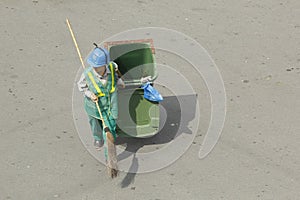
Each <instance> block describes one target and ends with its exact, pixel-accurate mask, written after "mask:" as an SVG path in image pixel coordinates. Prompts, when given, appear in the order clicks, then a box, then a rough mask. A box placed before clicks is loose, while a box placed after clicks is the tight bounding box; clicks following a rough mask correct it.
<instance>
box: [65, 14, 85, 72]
mask: <svg viewBox="0 0 300 200" xmlns="http://www.w3.org/2000/svg"><path fill="white" fill-rule="evenodd" d="M66 21H67V24H68V27H69V30H70V33H71V36H72V39H73V42H74V44H75V47H76V50H77V53H78V56H79V59H80V62H81V65H82V67H83V69H84V68H85V65H84V62H83V60H82V56H81V53H80V50H79V47H78V45H77V42H76V39H75V36H74V33H73V31H72V27H71V24H70V22H69V20H68V18H67V19H66Z"/></svg>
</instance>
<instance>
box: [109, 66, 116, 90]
mask: <svg viewBox="0 0 300 200" xmlns="http://www.w3.org/2000/svg"><path fill="white" fill-rule="evenodd" d="M109 67H110V73H111V90H110V93H113V92H114V91H115V70H114V68H113V66H112V63H109Z"/></svg>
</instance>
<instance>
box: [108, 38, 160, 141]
mask: <svg viewBox="0 0 300 200" xmlns="http://www.w3.org/2000/svg"><path fill="white" fill-rule="evenodd" d="M108 49H109V52H110V56H111V60H113V61H114V62H115V63H117V64H118V66H119V70H120V72H121V73H122V74H123V80H124V82H125V84H126V88H125V89H119V92H118V106H119V118H118V121H117V133H118V135H119V136H124V137H136V138H145V137H151V136H153V135H155V134H156V133H157V132H158V130H159V104H158V103H157V102H151V101H149V100H147V99H145V98H144V90H143V89H141V88H140V86H141V82H140V79H141V78H142V77H147V76H151V82H152V83H153V82H154V81H155V79H156V78H157V76H158V74H157V70H156V65H155V58H154V55H153V48H152V47H151V45H150V44H149V43H142V42H136V43H135V42H131V43H125V44H114V45H111V46H108Z"/></svg>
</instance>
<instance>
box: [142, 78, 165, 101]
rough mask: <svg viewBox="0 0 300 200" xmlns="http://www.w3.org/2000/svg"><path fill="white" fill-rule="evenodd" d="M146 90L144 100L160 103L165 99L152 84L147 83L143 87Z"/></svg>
mask: <svg viewBox="0 0 300 200" xmlns="http://www.w3.org/2000/svg"><path fill="white" fill-rule="evenodd" d="M141 88H143V89H144V98H145V99H148V100H149V101H156V102H160V101H162V100H163V97H162V96H161V94H159V92H158V91H157V90H156V89H155V88H154V87H152V86H151V85H150V82H148V83H145V84H143V85H142V86H141Z"/></svg>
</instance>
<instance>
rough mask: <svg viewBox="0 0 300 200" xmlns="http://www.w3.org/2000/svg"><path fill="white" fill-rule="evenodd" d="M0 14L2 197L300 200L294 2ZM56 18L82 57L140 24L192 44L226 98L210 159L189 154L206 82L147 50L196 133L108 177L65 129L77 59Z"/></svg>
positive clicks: (70, 123) (50, 2)
mask: <svg viewBox="0 0 300 200" xmlns="http://www.w3.org/2000/svg"><path fill="white" fill-rule="evenodd" d="M0 13H1V18H0V30H1V35H0V44H1V49H0V65H1V67H0V92H1V99H0V103H1V104H0V105H1V112H0V136H1V140H0V154H1V157H0V199H1V200H2V199H3V200H4V199H14V200H15V199H17V200H21V199H22V200H23V199H24V200H33V199H38V200H40V199H47V200H50V199H71V200H102V199H118V200H119V199H122V200H123V199H124V200H127V199H130V200H133V199H139V200H140V199H145V200H166V199H174V200H175V199H178V200H183V199H189V200H200V199H201V200H202V199H203V200H210V199H213V200H215V199H229V200H234V199H243V200H248V199H249V200H252V199H270V200H271V199H272V200H273V199H278V200H288V199H290V200H297V199H299V196H300V192H299V187H300V159H299V152H300V145H299V141H300V136H299V131H300V126H299V119H300V101H299V98H300V87H299V85H300V49H299V46H300V22H299V19H300V2H299V1H297V0H290V1H277V0H275V1H272V0H265V1H250V0H247V1H246V0H242V1H240V0H229V1H222V0H211V1H209V0H205V1H192V0H184V1H178V0H175V1H156V0H151V1H147V0H137V1H135V0H134V1H133V0H129V1H116V0H111V1H96V0H91V1H87V0H84V1H77V0H74V1H71V0H66V1H61V0H34V1H30V0H24V1H17V0H1V1H0ZM66 17H68V18H69V19H70V21H71V23H72V25H73V29H74V32H75V35H76V37H77V40H78V43H79V46H80V49H81V52H82V54H83V55H84V56H86V55H87V54H88V53H89V52H90V50H91V49H92V43H93V42H99V43H100V42H101V41H102V40H104V39H106V38H108V37H110V36H112V35H114V34H117V33H119V32H122V31H126V30H129V29H134V28H140V27H148V26H154V27H164V28H169V29H174V30H177V31H179V32H182V33H184V34H186V35H188V36H190V37H191V38H193V39H195V40H196V41H197V42H198V43H200V44H201V45H202V46H203V47H204V48H205V49H206V50H207V51H208V53H209V54H210V55H211V57H212V59H213V60H214V61H215V63H216V65H217V66H218V68H219V70H220V73H221V75H222V77H223V80H224V84H225V89H226V94H227V116H226V122H225V125H224V129H223V132H222V135H221V138H220V139H219V141H218V143H217V145H216V146H215V148H214V149H213V151H212V152H211V153H210V154H209V156H207V157H206V158H205V159H202V160H200V159H199V158H198V151H199V148H200V145H201V143H202V141H203V138H204V136H205V133H206V131H207V129H208V123H209V119H210V103H209V94H208V91H207V89H206V86H205V83H204V82H203V79H201V77H195V76H194V73H193V72H192V71H188V70H186V69H187V68H186V67H185V64H186V63H185V62H183V61H181V62H182V63H181V62H180V61H178V62H176V59H173V56H174V55H169V54H167V53H164V52H160V51H158V52H157V62H160V63H164V64H167V65H173V66H174V67H175V68H176V69H177V70H178V71H180V72H182V73H183V74H184V75H185V76H187V77H190V79H189V81H190V82H191V84H192V85H193V87H194V88H195V90H196V92H197V93H198V98H199V102H200V103H199V104H200V105H199V106H200V110H201V117H200V125H199V130H198V132H197V133H195V134H196V137H195V140H194V142H193V144H192V145H191V147H190V148H189V149H188V151H187V152H186V153H185V154H183V155H182V156H181V157H180V159H178V160H177V161H176V162H174V163H173V164H171V165H170V166H168V167H166V168H163V169H161V170H159V171H155V172H151V173H146V174H135V173H126V172H121V173H120V176H119V177H118V178H117V179H114V180H110V179H109V178H108V177H107V174H106V170H105V166H104V165H102V164H101V163H100V162H98V161H97V160H96V159H95V158H94V157H93V156H92V155H91V154H90V153H89V152H88V151H87V150H86V148H85V146H84V145H83V144H82V142H81V140H80V138H79V136H78V133H77V131H76V128H75V124H74V120H73V114H72V91H73V87H74V84H75V81H76V80H75V77H76V73H77V71H78V69H79V68H80V62H79V60H78V57H77V54H76V50H75V48H74V44H73V42H72V40H71V37H70V33H69V31H68V29H67V26H66V23H65V19H66ZM154 44H155V41H154ZM174 81H176V80H174ZM175 114H176V113H175ZM136 142H141V141H136ZM168 142H170V141H167V142H166V143H168ZM160 146H161V145H157V146H155V145H140V148H139V149H138V151H147V150H151V149H152V148H154V149H155V148H156V147H157V148H160ZM133 159H134V158H133Z"/></svg>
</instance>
